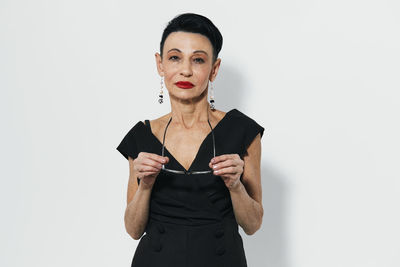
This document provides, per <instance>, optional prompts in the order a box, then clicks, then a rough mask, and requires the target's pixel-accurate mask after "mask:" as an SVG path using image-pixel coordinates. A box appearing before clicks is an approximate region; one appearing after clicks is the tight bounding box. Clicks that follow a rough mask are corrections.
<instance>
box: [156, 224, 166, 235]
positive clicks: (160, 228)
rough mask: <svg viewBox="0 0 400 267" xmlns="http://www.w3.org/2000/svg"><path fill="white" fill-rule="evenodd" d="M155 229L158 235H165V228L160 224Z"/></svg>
mask: <svg viewBox="0 0 400 267" xmlns="http://www.w3.org/2000/svg"><path fill="white" fill-rule="evenodd" d="M157 229H158V232H159V233H160V234H163V233H165V228H164V226H163V225H162V224H157Z"/></svg>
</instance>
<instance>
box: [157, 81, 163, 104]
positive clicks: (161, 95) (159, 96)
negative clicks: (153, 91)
mask: <svg viewBox="0 0 400 267" xmlns="http://www.w3.org/2000/svg"><path fill="white" fill-rule="evenodd" d="M163 83H164V77H161V82H160V85H161V89H160V94H159V95H158V103H160V104H162V103H163V102H164V101H163Z"/></svg>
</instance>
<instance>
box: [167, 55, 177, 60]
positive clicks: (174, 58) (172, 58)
mask: <svg viewBox="0 0 400 267" xmlns="http://www.w3.org/2000/svg"><path fill="white" fill-rule="evenodd" d="M169 59H170V60H178V59H179V58H178V57H177V56H171V57H169Z"/></svg>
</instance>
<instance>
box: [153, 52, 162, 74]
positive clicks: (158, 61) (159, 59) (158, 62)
mask: <svg viewBox="0 0 400 267" xmlns="http://www.w3.org/2000/svg"><path fill="white" fill-rule="evenodd" d="M154 56H155V58H156V65H157V71H158V74H160V76H162V77H163V76H164V67H163V64H162V57H161V55H160V54H159V53H158V52H157V53H155V55H154Z"/></svg>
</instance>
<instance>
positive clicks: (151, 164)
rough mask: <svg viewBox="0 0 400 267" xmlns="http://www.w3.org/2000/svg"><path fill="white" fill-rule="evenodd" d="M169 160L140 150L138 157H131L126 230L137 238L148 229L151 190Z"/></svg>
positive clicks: (125, 219) (125, 218) (125, 217)
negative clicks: (162, 167)
mask: <svg viewBox="0 0 400 267" xmlns="http://www.w3.org/2000/svg"><path fill="white" fill-rule="evenodd" d="M167 162H169V159H168V157H161V156H159V155H156V154H152V153H147V152H140V153H139V155H138V157H137V158H136V159H132V158H131V157H129V182H128V197H127V206H126V210H125V216H124V221H125V229H126V231H127V232H128V234H129V235H130V236H131V237H132V238H133V239H135V240H138V239H140V238H141V236H142V235H143V233H144V230H145V229H146V225H147V220H148V217H149V205H150V196H151V191H152V188H153V185H154V182H155V179H156V178H157V176H158V174H159V172H160V170H161V163H167ZM138 177H139V178H140V183H139V185H138V182H137V178H138Z"/></svg>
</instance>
